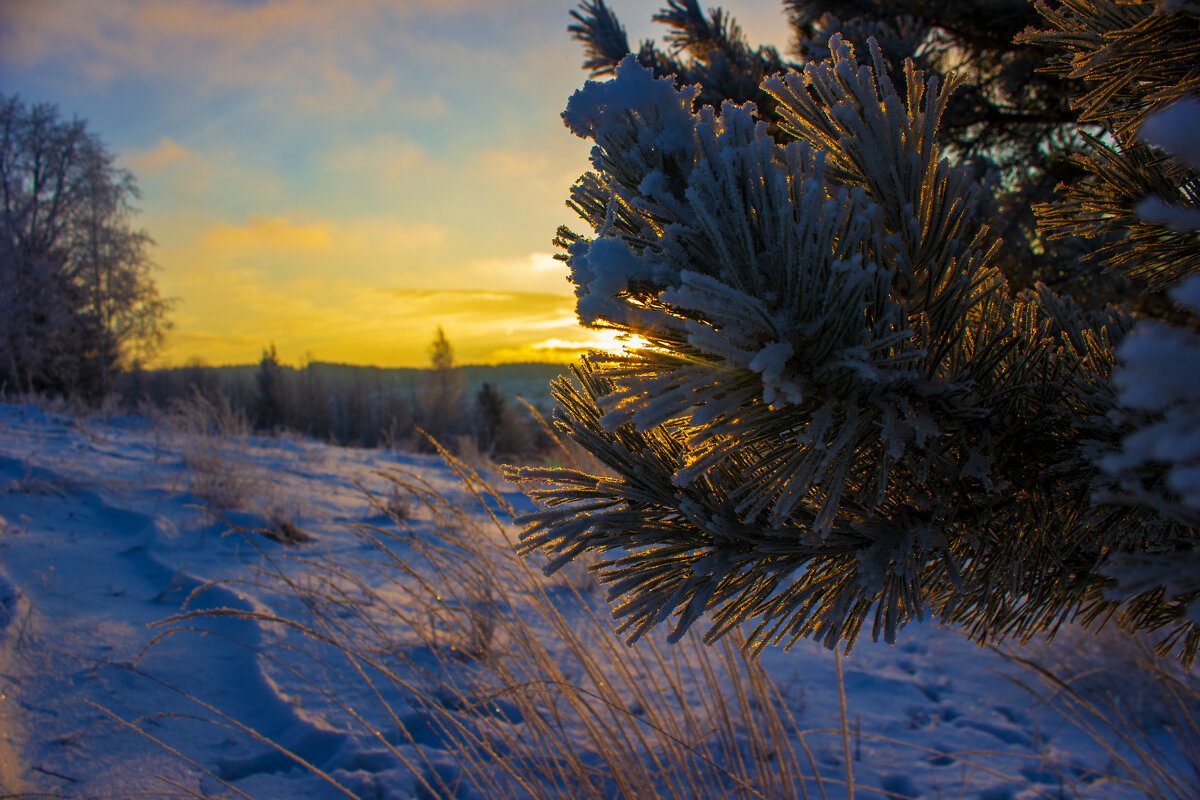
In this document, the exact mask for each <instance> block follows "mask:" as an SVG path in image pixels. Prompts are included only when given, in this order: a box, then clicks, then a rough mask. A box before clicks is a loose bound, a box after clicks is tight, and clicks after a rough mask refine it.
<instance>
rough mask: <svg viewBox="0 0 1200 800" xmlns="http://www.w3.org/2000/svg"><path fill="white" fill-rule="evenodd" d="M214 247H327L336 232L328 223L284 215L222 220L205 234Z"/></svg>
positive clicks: (236, 248)
mask: <svg viewBox="0 0 1200 800" xmlns="http://www.w3.org/2000/svg"><path fill="white" fill-rule="evenodd" d="M201 241H202V243H203V246H204V247H206V248H210V249H213V250H246V249H254V248H270V249H272V250H278V249H288V250H327V249H329V247H330V246H331V245H332V243H333V236H332V235H331V234H330V231H329V229H328V228H327V227H326V226H324V225H296V224H294V223H292V222H290V221H288V220H286V219H284V218H282V217H271V218H256V219H251V220H250V222H248V223H246V224H245V225H230V224H228V223H225V222H218V223H217V224H215V225H213V226H212V227H211V228H210V229H209V230H208V231H207V232H206V233H205V234H204V235H203V237H202V240H201Z"/></svg>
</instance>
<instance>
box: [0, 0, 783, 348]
mask: <svg viewBox="0 0 1200 800" xmlns="http://www.w3.org/2000/svg"><path fill="white" fill-rule="evenodd" d="M576 5H577V3H576V2H575V1H574V0H504V2H502V3H497V2H493V1H492V0H486V1H485V0H392V1H390V2H373V1H372V0H354V1H352V2H332V1H330V2H325V1H324V0H265V1H260V0H178V2H171V3H163V2H160V1H159V0H94V1H91V2H89V1H87V0H54V2H46V0H6V2H4V3H3V4H0V91H3V92H5V93H7V94H20V95H21V97H22V98H23V99H24V100H25V101H26V102H30V103H37V102H51V103H54V104H56V105H57V106H58V107H59V109H60V112H61V113H62V115H63V116H65V117H67V118H70V117H71V116H74V115H78V116H79V117H80V118H82V119H85V120H87V121H88V124H89V126H90V128H91V129H92V130H93V131H95V132H96V133H98V134H99V135H100V136H101V137H102V138H103V140H104V141H105V143H106V145H107V146H108V148H109V149H110V150H111V151H112V152H114V153H116V154H118V158H119V164H120V165H121V166H123V167H125V168H127V169H129V170H130V171H131V172H132V173H133V174H134V176H135V177H136V179H137V182H138V185H139V187H140V188H141V190H142V197H141V201H140V203H139V205H140V208H141V214H140V215H139V216H138V218H137V224H139V225H141V226H143V227H144V228H145V229H146V231H147V232H148V233H149V234H150V235H151V236H152V237H153V238H154V240H155V242H156V245H155V247H153V248H152V249H151V256H152V258H153V259H154V261H155V263H156V264H157V265H158V266H159V267H160V269H159V270H158V272H157V273H156V275H155V279H156V281H157V283H158V286H159V289H160V290H161V292H162V294H163V295H165V296H169V297H174V298H177V300H178V303H177V305H176V307H175V310H174V312H173V313H172V314H171V320H172V322H173V324H174V327H173V330H172V331H171V333H170V334H169V336H168V339H167V342H166V346H165V348H164V350H163V351H162V353H161V357H160V362H159V363H160V364H162V365H178V364H183V363H186V362H188V361H189V360H192V359H201V360H203V361H204V362H206V363H209V364H214V365H216V364H231V363H249V362H254V361H257V360H258V358H259V356H260V354H261V352H262V349H263V348H264V347H267V346H269V345H270V344H271V343H274V344H275V345H276V347H277V349H278V352H279V355H280V357H281V358H282V359H283V360H284V361H286V362H290V363H298V362H299V361H301V360H304V359H316V360H321V361H335V362H345V363H355V364H375V365H379V366H418V365H423V364H425V363H427V362H428V347H429V342H430V341H431V339H432V337H433V333H434V330H435V329H436V328H437V327H438V326H441V327H442V328H443V329H444V330H445V331H446V335H447V337H448V338H449V340H450V341H451V343H452V344H453V346H454V348H455V353H456V356H457V358H458V360H459V361H460V362H462V363H498V362H504V361H529V360H533V361H570V360H573V359H574V358H575V357H577V356H578V355H579V354H580V353H581V352H583V351H584V350H586V349H589V348H603V349H610V348H613V347H618V346H620V345H619V344H618V343H617V342H616V341H615V337H613V336H612V335H611V334H609V333H606V332H599V331H591V330H585V329H583V328H581V327H580V326H579V325H578V324H577V322H576V319H575V313H574V296H573V293H572V287H571V285H570V284H569V283H568V282H567V279H566V276H567V271H566V267H565V265H564V264H563V263H562V262H560V261H555V260H554V258H553V251H552V244H551V242H552V240H553V238H554V235H555V230H556V228H557V227H558V226H559V225H562V224H566V225H569V226H571V227H573V228H575V229H576V230H579V231H580V232H586V230H585V226H584V225H583V223H582V222H580V221H579V220H578V219H577V218H576V217H575V216H574V214H573V213H572V212H571V211H570V210H569V209H568V208H566V206H565V200H566V198H567V196H568V192H569V189H570V186H571V183H572V182H573V181H574V180H575V178H576V177H578V176H579V175H580V174H581V173H582V172H584V171H585V170H586V169H587V168H588V162H587V154H588V149H589V144H588V143H587V142H584V141H582V140H580V139H577V138H575V137H574V136H572V135H571V134H570V133H569V132H568V131H567V130H566V129H565V128H564V127H563V125H562V122H561V120H560V119H559V113H560V112H561V110H562V109H563V107H564V106H565V104H566V100H567V98H568V97H569V96H570V94H571V93H572V91H574V90H575V89H576V88H578V87H579V86H581V85H582V84H583V82H584V81H585V80H586V79H587V74H586V73H585V72H584V70H583V69H582V68H581V66H580V65H581V63H582V61H583V53H582V49H581V47H580V45H579V44H578V43H577V42H574V41H572V40H571V38H570V36H569V35H568V34H567V32H566V26H567V25H568V24H569V23H570V22H571V19H570V17H569V12H570V11H571V10H572V9H573V8H575V7H576ZM612 5H613V8H614V10H616V11H617V12H618V13H619V14H620V15H621V18H622V20H623V21H624V22H625V24H626V25H627V27H628V29H629V39H630V42H631V43H636V42H637V41H639V40H640V39H642V38H647V37H652V36H654V37H657V36H660V35H661V33H662V30H661V26H657V25H654V24H652V23H651V22H650V19H651V17H652V16H653V15H654V13H655V12H657V11H658V10H659V8H660V7H661V6H662V5H663V3H662V2H661V0H628V1H627V2H621V1H620V0H618V2H614V3H613V4H612ZM737 14H738V20H739V22H740V23H741V24H742V25H743V27H744V28H746V30H747V32H748V35H749V36H750V39H751V40H752V41H763V42H769V41H771V37H772V34H774V33H777V32H778V33H781V34H786V30H784V28H785V26H783V25H782V17H781V15H780V13H779V8H778V3H777V2H776V0H742V2H740V3H739V4H738V8H737Z"/></svg>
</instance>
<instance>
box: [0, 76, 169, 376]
mask: <svg viewBox="0 0 1200 800" xmlns="http://www.w3.org/2000/svg"><path fill="white" fill-rule="evenodd" d="M114 161H115V159H114V156H113V155H112V154H111V153H109V152H108V151H107V150H106V149H105V147H104V145H103V143H102V142H101V141H100V139H99V137H98V136H96V134H94V133H92V132H91V131H89V130H88V128H87V124H86V122H84V121H83V120H80V119H73V120H71V121H65V120H62V119H61V118H60V117H59V113H58V109H57V108H55V107H54V106H52V105H48V104H35V105H33V106H26V105H25V104H24V103H22V102H21V100H20V99H19V98H18V97H16V96H13V97H3V96H0V292H2V294H0V382H2V383H4V384H7V385H8V386H10V387H13V388H19V389H21V390H24V391H55V392H64V393H70V394H83V395H90V396H96V395H102V394H104V393H106V392H108V391H109V389H110V388H111V383H112V377H113V375H114V374H115V373H116V372H117V371H119V370H120V369H121V368H122V367H124V366H126V365H127V364H128V363H130V362H133V361H141V360H144V359H145V358H146V357H147V356H148V355H149V354H150V353H151V352H152V351H153V350H154V349H155V348H156V347H157V346H158V345H159V344H160V343H161V339H162V336H163V333H164V332H165V330H166V329H167V327H168V324H167V322H166V313H167V311H168V310H169V308H170V306H171V301H169V300H165V299H163V298H161V297H160V296H159V293H158V289H157V287H156V286H155V284H154V281H153V280H152V278H151V276H150V271H151V269H152V264H151V262H150V260H149V258H148V256H147V253H146V250H147V248H148V247H149V245H150V244H152V241H151V239H150V237H149V235H148V234H147V233H146V232H145V231H143V230H139V229H134V228H133V227H132V225H131V221H132V217H133V215H134V213H135V211H134V209H133V207H132V206H131V202H132V201H133V200H134V199H136V198H137V197H138V190H137V185H136V183H135V182H134V178H133V175H132V174H130V173H129V172H128V171H127V170H124V169H120V168H118V167H117V166H116V165H115V163H114Z"/></svg>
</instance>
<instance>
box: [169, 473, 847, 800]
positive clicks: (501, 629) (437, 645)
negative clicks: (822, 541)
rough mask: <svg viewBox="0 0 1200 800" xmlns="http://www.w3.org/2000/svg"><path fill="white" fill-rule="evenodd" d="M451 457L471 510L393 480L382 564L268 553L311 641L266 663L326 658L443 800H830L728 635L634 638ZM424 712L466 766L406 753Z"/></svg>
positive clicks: (375, 542) (295, 618) (773, 695)
mask: <svg viewBox="0 0 1200 800" xmlns="http://www.w3.org/2000/svg"><path fill="white" fill-rule="evenodd" d="M444 455H446V457H447V459H448V462H449V463H450V464H451V465H452V466H453V467H454V468H455V469H456V471H458V473H459V476H460V477H461V478H462V480H463V486H464V495H465V497H466V498H470V499H471V500H473V501H474V502H475V503H476V504H478V505H477V507H476V509H475V511H474V513H468V512H467V511H465V510H464V508H469V507H470V506H469V505H468V504H467V503H465V502H464V497H454V498H447V497H445V496H443V495H442V494H440V493H439V492H437V491H435V490H434V489H433V488H432V487H431V486H430V485H429V484H428V483H426V482H425V481H424V480H423V479H422V478H421V477H420V476H418V475H415V474H408V473H404V472H400V471H395V472H388V473H382V474H385V476H386V477H387V478H388V479H389V481H391V483H392V485H394V486H395V487H396V488H397V491H398V492H399V493H400V494H402V496H404V497H406V498H408V499H409V503H410V504H411V505H410V506H409V507H407V508H406V509H405V510H404V512H403V513H402V514H395V515H393V516H392V522H393V523H394V524H393V525H392V526H388V527H383V526H366V525H364V526H359V527H358V528H357V531H356V532H357V534H358V536H359V537H361V539H362V541H363V542H364V543H365V544H367V545H368V546H369V550H370V552H371V553H373V556H372V557H370V558H362V559H360V560H358V561H357V562H348V561H347V560H346V559H345V558H344V557H343V558H340V559H339V560H338V561H336V562H334V561H332V560H328V559H320V558H306V557H298V556H289V557H286V558H284V559H280V560H269V563H270V564H272V567H271V570H270V572H269V574H267V575H264V576H263V579H262V580H263V583H262V584H261V585H268V584H269V585H271V586H274V587H276V588H278V589H279V590H281V592H282V594H283V596H286V597H288V598H290V599H291V600H292V601H296V602H294V604H293V607H294V609H295V611H296V612H297V613H294V614H292V613H283V612H281V613H279V614H277V615H274V616H271V617H269V618H267V617H257V616H254V618H255V619H257V620H258V621H267V622H270V623H272V624H277V625H282V626H285V627H287V628H289V629H291V630H293V631H296V632H301V633H302V634H303V636H302V637H301V638H302V640H303V641H304V642H305V643H306V645H307V646H306V647H304V648H298V647H297V646H295V645H290V646H289V647H288V649H287V650H286V652H278V653H263V656H264V657H267V658H269V659H272V660H273V661H274V663H275V664H276V665H277V666H279V667H281V668H284V669H287V670H288V671H289V672H291V673H292V674H293V675H295V676H296V677H300V676H301V675H302V674H306V670H303V669H297V667H296V664H297V661H296V659H297V658H298V657H303V658H310V659H314V660H315V661H317V662H319V666H320V670H319V671H320V672H321V673H322V674H323V675H325V676H328V683H323V684H322V685H320V686H315V685H313V686H310V688H312V689H314V690H317V691H320V692H321V693H322V694H323V695H325V698H326V700H327V701H328V702H329V703H330V704H331V705H333V706H334V707H337V708H340V709H342V710H343V712H344V713H345V714H346V721H347V723H348V725H350V726H351V727H357V728H358V729H359V730H360V731H362V732H366V733H367V734H368V735H370V736H371V737H372V738H374V739H376V744H377V745H381V746H383V747H385V748H386V749H387V750H388V751H389V752H391V754H392V755H393V756H394V757H395V758H396V759H398V760H399V761H400V762H401V763H404V764H406V765H407V766H408V767H409V768H410V769H411V770H412V771H413V774H414V775H416V776H417V783H418V785H419V787H420V790H421V791H422V792H424V793H425V795H426V796H430V797H454V796H457V792H458V791H459V790H460V789H461V788H462V787H463V786H471V787H473V788H474V789H475V790H476V791H479V792H481V793H483V794H484V795H485V796H489V797H528V798H535V799H537V798H545V799H546V800H549V799H550V798H561V797H572V798H597V800H598V799H599V798H612V797H629V798H632V797H637V798H674V799H675V800H685V799H686V800H694V799H695V798H705V797H721V798H760V799H765V798H771V799H772V800H773V799H774V798H781V799H784V800H786V799H788V798H808V797H825V796H826V792H825V786H824V784H822V782H821V780H820V779H819V778H817V777H815V775H816V772H817V771H816V766H815V763H814V762H813V760H812V757H811V755H810V754H808V753H806V752H805V747H804V745H803V741H804V738H803V734H801V733H800V732H799V730H798V727H797V725H796V721H795V720H794V719H792V718H791V716H790V713H789V711H788V703H787V702H786V701H785V699H784V698H783V697H782V696H781V694H780V693H779V691H778V690H777V689H776V687H775V685H774V684H773V683H772V682H771V680H770V679H769V677H768V676H767V675H766V673H765V672H764V671H763V670H762V668H761V667H759V666H758V665H757V664H754V663H749V662H747V661H746V660H745V659H744V658H743V657H742V655H741V654H740V653H739V652H738V651H737V649H736V648H735V646H734V645H733V643H729V642H727V643H725V644H724V645H722V646H719V647H706V646H704V645H703V644H702V643H700V642H699V641H698V639H696V638H695V637H689V638H687V639H685V640H684V641H683V642H681V643H680V644H679V645H676V646H673V647H658V646H656V645H655V644H654V643H653V642H646V643H644V644H643V645H641V646H639V647H636V648H628V647H626V646H625V645H624V644H623V643H622V642H621V640H620V639H619V638H618V637H617V636H616V635H615V634H614V632H613V626H612V623H611V620H610V618H609V615H608V614H607V607H606V606H605V607H603V608H596V607H595V601H594V599H593V598H592V597H590V596H589V595H588V594H587V593H586V592H583V591H580V590H579V589H578V588H576V587H574V586H572V585H570V584H568V583H565V582H564V581H563V579H562V578H561V576H558V577H556V578H554V579H549V578H546V577H544V576H542V575H541V573H540V572H538V571H537V570H536V569H535V568H534V567H533V565H531V564H530V563H529V562H528V561H526V560H523V559H520V558H518V557H517V556H516V555H515V554H514V553H513V549H512V542H511V540H510V538H509V537H510V535H511V532H512V530H513V527H512V525H511V522H510V519H511V513H512V510H511V509H509V508H508V507H507V505H506V504H505V502H504V501H503V499H502V498H501V497H500V495H499V494H498V493H496V492H494V491H493V490H492V489H491V488H490V487H489V486H488V485H487V484H485V483H484V482H483V481H481V480H480V479H479V478H478V475H477V474H476V473H475V472H473V471H472V470H471V469H470V468H469V467H467V466H466V465H465V464H464V463H463V462H461V461H458V460H457V459H454V458H453V457H451V456H449V455H448V454H445V453H444ZM373 502H374V504H375V505H376V507H378V508H381V509H386V508H387V506H388V505H389V503H388V502H387V499H386V498H379V497H376V498H374V501H373ZM479 508H483V509H487V511H486V512H485V514H484V515H483V516H482V517H481V516H480V514H479V511H478V509H479ZM481 520H482V521H481ZM264 555H266V553H265V551H264ZM261 585H260V588H261ZM301 611H302V613H301ZM213 613H214V612H195V613H186V614H183V615H180V616H178V617H175V618H173V619H172V620H170V621H169V623H170V624H171V625H173V626H176V627H177V628H178V627H180V626H182V627H183V628H186V627H187V626H188V625H190V624H192V623H193V622H194V621H195V620H196V619H197V618H203V617H205V616H210V615H211V614H213ZM215 613H236V612H215ZM249 616H253V615H249ZM364 708H368V709H372V711H371V712H370V713H367V712H362V711H358V710H356V709H364ZM413 709H415V710H416V712H417V714H418V716H419V718H420V719H421V720H422V721H423V724H424V725H428V726H430V727H431V728H432V729H433V730H435V731H436V735H437V738H438V740H439V742H440V745H439V746H440V747H442V748H444V749H447V750H449V751H450V752H452V753H453V757H454V760H455V762H456V765H457V768H456V769H455V770H453V774H448V773H447V772H446V771H445V770H444V769H435V768H433V766H432V765H431V764H429V763H424V761H423V759H424V756H417V757H414V756H413V755H412V754H413V753H414V752H416V753H418V754H420V753H422V752H423V750H422V749H421V748H417V749H416V750H414V749H413V748H409V747H405V745H406V744H415V743H416V734H414V733H413V732H412V731H411V730H410V728H411V724H412V723H411V720H412V719H413V717H412V711H413ZM330 780H333V779H332V778H330ZM826 782H828V781H826ZM835 782H836V781H835ZM346 792H347V793H349V790H348V789H347V790H346Z"/></svg>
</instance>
